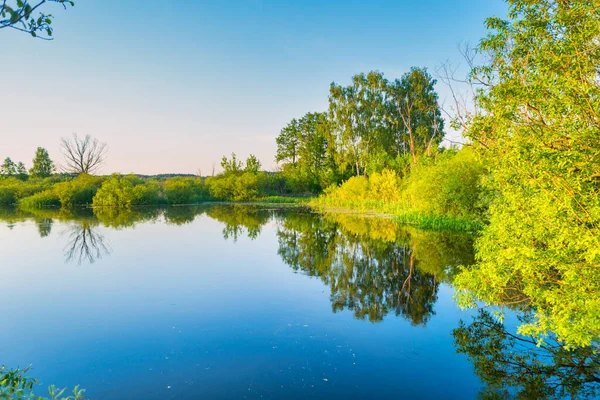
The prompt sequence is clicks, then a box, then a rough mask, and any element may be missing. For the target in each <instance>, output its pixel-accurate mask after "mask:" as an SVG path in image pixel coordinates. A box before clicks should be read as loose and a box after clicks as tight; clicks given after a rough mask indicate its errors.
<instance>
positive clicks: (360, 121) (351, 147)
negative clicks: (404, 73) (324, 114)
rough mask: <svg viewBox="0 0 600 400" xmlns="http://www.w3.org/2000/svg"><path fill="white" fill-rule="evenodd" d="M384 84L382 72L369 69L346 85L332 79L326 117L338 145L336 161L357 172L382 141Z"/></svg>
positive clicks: (363, 172)
mask: <svg viewBox="0 0 600 400" xmlns="http://www.w3.org/2000/svg"><path fill="white" fill-rule="evenodd" d="M386 84H387V83H386V80H385V78H384V77H383V74H382V73H381V72H377V71H371V72H369V73H368V74H358V75H355V76H353V77H352V84H351V85H349V86H346V87H344V86H341V85H337V84H336V83H335V82H334V83H332V84H331V87H330V90H329V117H330V119H331V121H332V126H333V129H335V132H336V135H337V138H338V146H339V148H340V152H339V158H338V163H339V164H340V166H342V168H344V167H350V168H353V169H354V173H355V174H356V175H359V176H360V175H364V174H365V169H366V166H367V164H368V162H369V158H370V157H372V156H373V155H374V154H375V153H376V152H377V151H378V150H380V149H381V145H384V143H385V140H384V139H385V137H386V136H387V135H385V132H384V131H385V129H386V125H385V124H384V123H383V121H384V113H385V90H384V89H385V86H386Z"/></svg>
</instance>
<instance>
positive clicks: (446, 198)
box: [311, 147, 488, 230]
mask: <svg viewBox="0 0 600 400" xmlns="http://www.w3.org/2000/svg"><path fill="white" fill-rule="evenodd" d="M485 174H486V170H485V168H484V167H483V164H482V163H481V162H480V161H479V160H478V158H477V155H476V154H475V152H474V151H473V150H472V149H471V148H470V147H466V148H464V149H462V150H460V151H454V150H447V151H444V152H437V151H436V152H433V153H432V156H431V157H427V156H422V157H420V158H419V162H418V163H417V165H416V166H414V167H413V168H412V170H411V172H410V173H409V174H408V175H406V176H405V177H404V178H403V179H402V178H401V177H400V176H398V174H397V173H395V172H394V171H392V170H389V169H384V170H383V171H381V172H380V173H377V172H375V173H372V174H371V175H369V177H368V178H366V177H358V176H355V177H352V178H350V179H348V180H347V181H346V182H344V183H343V184H342V185H340V186H339V187H336V186H332V187H330V188H328V189H327V190H325V192H324V194H323V195H322V196H321V197H319V198H318V199H316V200H313V201H312V202H311V204H313V205H314V206H317V207H320V206H321V207H322V206H324V207H329V208H330V207H334V208H340V207H342V208H350V209H354V210H360V211H372V212H378V213H384V214H392V215H395V216H397V217H398V219H400V220H401V221H403V222H406V223H411V224H416V225H419V226H421V227H426V228H435V229H439V228H444V227H445V228H450V229H460V230H476V229H477V228H478V227H479V226H480V224H481V223H483V221H484V220H485V211H486V204H487V203H486V201H487V200H486V199H487V197H488V196H487V194H486V192H484V191H483V190H482V187H481V185H480V180H481V179H482V177H483V176H485Z"/></svg>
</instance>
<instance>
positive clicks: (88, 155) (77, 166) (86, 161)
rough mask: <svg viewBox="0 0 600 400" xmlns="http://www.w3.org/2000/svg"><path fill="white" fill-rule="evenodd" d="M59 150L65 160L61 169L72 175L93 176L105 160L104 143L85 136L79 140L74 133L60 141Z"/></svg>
mask: <svg viewBox="0 0 600 400" xmlns="http://www.w3.org/2000/svg"><path fill="white" fill-rule="evenodd" d="M60 150H61V152H62V154H63V156H64V158H65V164H64V165H63V166H62V169H63V170H64V171H65V172H68V173H72V174H93V173H94V172H96V171H97V170H98V168H99V167H100V166H101V165H102V164H103V163H104V161H105V159H106V152H107V150H108V149H107V147H106V143H101V142H99V141H98V139H96V138H93V137H91V136H90V135H86V136H85V137H84V138H83V139H79V137H78V136H77V134H76V133H74V134H73V137H72V138H61V139H60Z"/></svg>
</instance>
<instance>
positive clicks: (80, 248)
mask: <svg viewBox="0 0 600 400" xmlns="http://www.w3.org/2000/svg"><path fill="white" fill-rule="evenodd" d="M67 236H68V243H67V245H66V246H65V248H64V252H65V262H71V261H74V262H76V263H77V265H81V264H82V263H84V262H86V261H87V262H88V263H90V264H93V263H94V261H96V260H98V259H100V258H102V256H103V255H106V254H110V250H109V247H108V246H107V244H106V243H105V239H104V236H103V235H102V234H100V233H99V232H97V231H96V230H95V229H94V223H92V222H90V221H82V222H79V223H75V224H73V225H71V226H70V227H69V228H68V231H67Z"/></svg>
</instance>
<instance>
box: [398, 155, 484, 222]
mask: <svg viewBox="0 0 600 400" xmlns="http://www.w3.org/2000/svg"><path fill="white" fill-rule="evenodd" d="M428 161H429V162H428ZM484 175H485V168H484V166H483V164H482V163H481V161H480V160H479V159H478V157H477V154H476V153H475V152H474V151H473V149H472V148H471V147H465V148H463V149H462V150H460V151H458V152H455V151H446V152H444V153H442V154H439V155H438V157H437V160H435V161H433V160H424V162H422V163H420V164H418V165H417V166H416V167H415V169H413V171H412V172H411V174H410V175H409V176H408V177H407V179H406V188H405V190H404V193H403V196H404V198H405V200H406V203H407V206H408V207H409V208H410V209H411V210H415V211H417V212H421V213H425V214H432V215H446V216H451V217H463V218H468V217H474V218H477V217H483V213H484V211H485V210H486V205H485V204H484V203H482V201H483V200H482V199H483V198H484V194H483V193H482V189H481V186H480V180H481V178H482V177H483V176H484Z"/></svg>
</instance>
